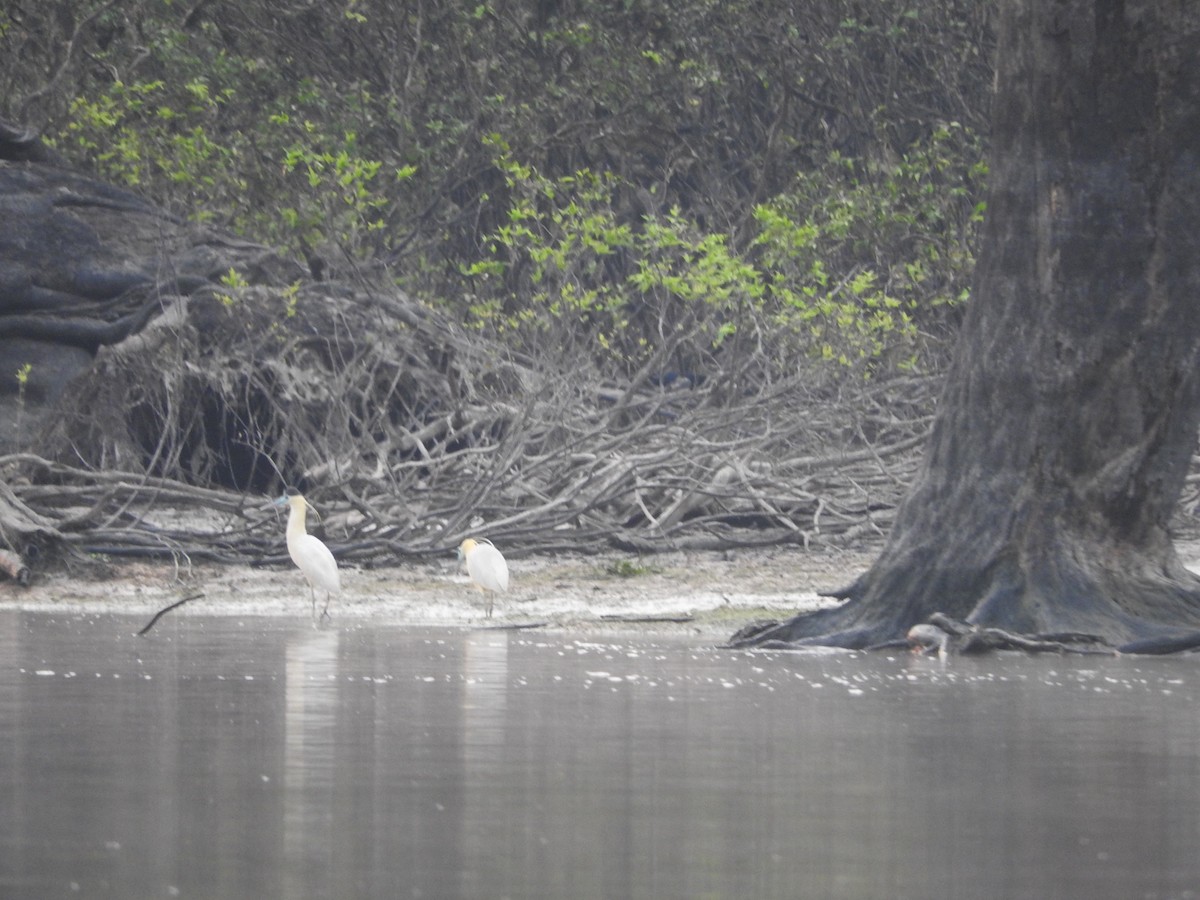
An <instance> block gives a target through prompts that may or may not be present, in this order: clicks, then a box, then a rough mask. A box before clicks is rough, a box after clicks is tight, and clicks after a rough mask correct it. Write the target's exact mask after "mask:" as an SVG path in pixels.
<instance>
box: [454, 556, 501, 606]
mask: <svg viewBox="0 0 1200 900" xmlns="http://www.w3.org/2000/svg"><path fill="white" fill-rule="evenodd" d="M458 558H459V559H465V560H466V561H467V575H469V576H470V577H471V581H473V582H474V583H475V587H476V588H478V589H479V590H480V591H483V592H484V593H485V594H487V613H486V615H487V618H489V619H490V618H491V617H492V602H493V600H494V599H495V597H496V594H502V593H504V592H505V591H507V590H508V563H507V562H505V561H504V554H502V553H501V552H500V551H499V550H497V549H496V546H495V545H494V544H493V543H492V542H491V541H489V540H487V539H486V538H480V539H479V540H474V539H473V538H467V539H466V540H465V541H463V542H462V543H461V544H459V545H458Z"/></svg>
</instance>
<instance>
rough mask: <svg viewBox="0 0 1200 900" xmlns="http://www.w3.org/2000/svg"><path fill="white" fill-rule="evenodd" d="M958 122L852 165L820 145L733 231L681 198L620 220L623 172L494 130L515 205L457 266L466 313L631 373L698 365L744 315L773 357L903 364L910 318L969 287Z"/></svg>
mask: <svg viewBox="0 0 1200 900" xmlns="http://www.w3.org/2000/svg"><path fill="white" fill-rule="evenodd" d="M958 130H961V128H960V126H948V127H945V128H941V129H938V130H937V131H935V132H934V133H933V134H932V135H931V137H930V138H929V139H928V140H927V141H925V142H923V143H921V144H919V145H915V146H914V147H912V148H910V149H909V152H908V153H907V154H905V155H904V156H903V157H902V158H901V159H900V160H899V161H897V162H895V163H893V164H889V165H883V164H872V165H867V166H863V167H861V171H858V170H859V168H860V167H859V166H856V165H854V164H852V163H851V162H850V161H847V160H845V159H843V158H841V157H840V156H839V155H837V154H833V155H832V156H831V158H830V160H829V161H828V163H827V165H826V166H824V167H823V168H821V169H820V170H816V171H812V172H805V173H800V174H799V175H797V177H796V179H795V181H794V183H793V185H792V186H791V188H790V189H789V190H788V191H786V192H783V193H781V194H780V195H779V196H777V197H774V198H772V199H771V200H769V201H767V202H765V203H760V204H757V205H756V206H755V207H754V209H753V211H752V215H753V221H754V223H755V226H756V227H755V228H754V229H753V230H752V231H750V232H749V237H748V238H745V239H743V241H742V246H741V247H739V246H737V245H736V243H735V240H734V238H733V236H730V235H724V234H719V233H715V232H708V231H705V229H704V228H703V227H702V226H701V225H700V224H699V223H698V222H697V221H696V220H695V219H693V218H690V217H688V216H686V215H685V214H683V212H682V211H681V210H679V209H678V208H675V209H671V210H669V211H668V212H666V213H665V214H661V215H646V216H643V217H642V218H641V220H640V221H638V222H634V223H629V222H623V221H622V220H621V216H620V213H619V211H618V208H619V202H620V197H621V195H622V192H623V191H625V190H628V189H629V187H630V186H629V185H625V184H622V183H621V182H620V180H619V179H616V178H614V177H613V176H612V175H606V176H599V175H597V174H595V173H593V172H591V171H588V170H581V171H578V172H575V173H572V174H571V175H567V176H561V177H559V178H555V179H552V178H549V177H548V176H546V175H544V174H542V173H541V172H539V171H538V170H537V169H536V168H535V167H533V166H532V165H529V164H527V163H521V162H518V161H516V160H515V159H514V157H513V154H512V150H511V147H510V146H509V145H508V143H507V142H505V141H504V140H503V139H502V138H500V137H499V136H491V137H490V138H489V142H490V144H491V146H493V147H494V148H495V150H496V154H497V155H496V165H497V168H498V169H499V170H500V171H502V172H503V173H504V177H505V187H506V189H507V195H508V196H509V197H510V204H509V206H508V208H507V210H506V215H505V217H504V220H503V223H502V224H501V225H499V226H498V227H497V228H496V229H495V230H494V231H493V232H492V233H491V234H490V235H488V236H487V238H486V241H485V246H484V249H485V252H484V254H483V255H482V256H481V258H479V259H477V260H474V261H473V262H471V263H469V264H467V265H464V267H463V271H464V273H465V275H466V276H467V281H468V284H467V287H466V294H467V295H468V296H469V297H471V301H472V302H471V304H470V306H469V313H470V317H471V321H473V322H474V324H475V325H476V326H477V327H487V328H491V329H493V330H494V331H495V332H497V333H500V334H508V335H510V337H512V338H516V339H518V340H520V341H521V342H522V344H523V349H524V350H525V351H527V352H536V349H537V348H538V347H539V346H544V345H546V344H547V343H553V344H555V345H556V346H557V345H564V344H565V345H567V346H569V347H570V348H571V352H575V350H577V349H583V350H584V351H585V352H587V353H588V354H590V356H591V358H592V359H594V360H595V361H597V363H599V364H600V365H601V366H611V365H617V366H618V367H621V368H623V369H625V370H626V371H627V372H632V371H636V370H637V369H638V368H639V367H641V366H643V365H644V364H646V363H647V362H648V361H650V360H651V359H655V358H656V355H657V357H658V362H659V363H660V364H661V365H663V366H666V365H668V364H669V365H671V366H680V367H685V368H689V367H694V366H705V365H708V363H706V362H705V361H706V360H708V361H711V360H712V358H713V357H714V356H715V355H717V354H719V353H720V351H721V349H722V347H723V345H724V344H725V343H726V342H727V341H729V340H731V339H733V338H734V337H735V336H737V335H738V334H739V333H747V332H748V333H749V334H750V336H751V337H752V343H753V345H754V346H755V347H757V348H759V349H760V350H765V351H766V352H767V353H768V354H769V355H771V356H773V357H777V358H780V359H786V358H787V357H788V356H789V355H792V354H802V355H808V356H810V357H812V358H814V359H818V360H825V361H836V362H837V363H838V364H840V365H841V366H843V367H854V368H856V369H858V370H860V371H863V372H864V373H869V372H874V371H877V370H878V369H879V367H880V366H892V367H899V368H911V367H913V366H915V365H917V364H918V360H919V357H920V355H921V353H922V350H923V349H924V338H923V334H924V335H928V334H929V332H930V331H933V330H937V329H942V330H944V329H945V327H946V319H947V314H948V311H950V310H952V309H953V308H954V307H955V306H957V305H958V304H959V303H961V302H962V301H963V300H964V299H965V298H966V284H967V280H968V278H969V275H970V271H971V267H972V265H973V262H974V260H973V256H972V253H971V250H970V247H971V243H972V238H973V236H974V228H975V226H976V225H977V224H978V222H979V220H980V217H981V213H982V208H981V206H980V205H979V203H977V202H975V201H974V200H973V199H972V198H973V197H974V196H976V194H977V192H978V190H979V186H978V185H977V184H975V183H974V182H978V181H979V180H980V179H981V178H982V176H983V174H984V168H983V165H982V163H981V162H979V161H978V159H976V160H974V161H971V160H963V159H960V158H958V157H954V156H951V155H948V154H947V152H946V145H947V142H948V141H949V140H950V138H951V136H952V134H954V132H955V131H958ZM959 170H961V171H959ZM831 186H832V189H831ZM664 347H670V348H671V352H670V354H668V355H663V354H662V352H661V351H662V349H663V348H664Z"/></svg>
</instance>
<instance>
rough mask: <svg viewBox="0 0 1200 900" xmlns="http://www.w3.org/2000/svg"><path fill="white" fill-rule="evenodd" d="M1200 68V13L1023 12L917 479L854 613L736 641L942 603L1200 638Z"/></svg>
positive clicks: (1152, 639) (800, 633) (929, 610)
mask: <svg viewBox="0 0 1200 900" xmlns="http://www.w3.org/2000/svg"><path fill="white" fill-rule="evenodd" d="M1198 63H1200V5H1197V4H1189V3H1166V2H1157V0H1141V2H1135V0H1128V2H1119V0H1008V2H1006V3H1005V6H1004V11H1003V14H1002V22H1001V37H1000V46H999V50H998V60H997V97H996V102H995V105H994V116H995V121H994V144H993V151H992V152H993V157H992V173H991V177H992V189H991V196H990V200H989V208H988V220H987V223H986V226H985V230H984V235H983V246H982V250H981V254H980V259H979V264H978V268H977V271H976V276H975V282H974V296H973V300H972V303H971V307H970V310H969V312H968V315H967V317H966V319H965V321H964V324H963V330H962V333H961V336H960V341H959V345H958V348H957V355H956V359H955V362H954V364H953V366H952V367H951V370H950V372H949V374H948V377H947V384H946V387H945V391H944V394H943V398H942V402H941V405H940V408H939V414H938V417H937V421H936V423H935V426H934V428H933V431H932V434H931V437H930V444H929V447H928V449H927V453H926V458H925V461H924V463H923V466H922V469H921V471H920V472H919V474H918V476H917V479H916V481H915V482H914V484H913V486H912V488H911V491H910V493H909V496H908V497H907V499H906V500H905V502H904V504H903V506H902V507H901V509H900V510H899V513H898V515H897V520H896V523H895V526H894V529H893V531H892V533H891V535H890V537H889V540H888V543H887V544H886V546H885V548H884V550H883V551H882V553H881V555H880V556H879V558H878V559H877V560H876V562H875V563H874V565H873V566H872V567H871V568H870V569H869V570H868V571H867V572H866V573H865V574H864V575H862V576H861V577H860V578H859V579H858V580H856V581H855V582H854V583H853V584H851V585H850V586H849V587H847V588H846V589H844V590H842V591H839V592H838V593H837V594H836V596H839V597H843V598H845V599H846V600H847V602H846V603H845V604H843V605H842V606H840V607H837V608H835V609H831V610H826V611H822V612H819V613H816V614H813V615H807V616H800V617H797V618H794V619H792V620H790V621H787V622H784V623H782V624H779V625H777V626H775V627H773V628H766V629H761V628H760V629H757V630H756V631H754V632H753V633H747V634H743V635H740V636H739V635H735V637H734V639H733V643H735V644H754V645H763V644H772V643H776V642H785V643H822V644H833V645H839V646H850V647H863V646H870V645H873V644H877V643H881V642H886V641H890V640H895V639H899V638H902V637H903V635H904V634H905V633H906V632H907V631H908V629H909V628H910V627H911V626H913V625H915V624H918V623H922V622H925V621H927V620H928V619H929V618H930V616H931V615H933V614H934V613H937V612H943V613H946V614H948V615H950V616H952V617H954V618H957V619H963V620H966V621H967V622H969V623H972V624H976V625H980V626H988V627H996V628H1003V629H1008V630H1012V631H1018V632H1026V633H1032V632H1060V631H1070V632H1085V633H1088V634H1094V635H1097V636H1099V637H1101V638H1102V639H1104V640H1105V641H1106V642H1109V643H1111V644H1112V645H1114V646H1118V647H1119V646H1121V645H1124V644H1129V645H1130V646H1131V647H1136V648H1138V649H1155V648H1156V647H1162V648H1168V647H1169V648H1170V649H1179V647H1180V646H1187V645H1188V640H1187V638H1186V635H1185V634H1184V633H1185V632H1189V631H1194V630H1197V629H1200V579H1198V578H1197V577H1196V576H1194V575H1193V574H1192V573H1191V572H1189V571H1188V570H1186V569H1185V568H1184V567H1183V566H1182V565H1181V563H1180V562H1179V560H1178V559H1177V557H1176V553H1175V550H1174V546H1173V543H1172V540H1171V536H1170V534H1169V532H1168V520H1169V517H1170V515H1171V513H1172V511H1173V509H1174V507H1175V504H1176V502H1177V500H1178V497H1179V494H1180V491H1181V489H1182V487H1183V483H1184V478H1185V476H1186V473H1187V467H1188V464H1189V460H1190V458H1191V455H1192V452H1193V450H1194V449H1195V445H1196V433H1197V427H1198V425H1200V384H1198V380H1197V379H1198V369H1197V364H1198V362H1200V360H1198V359H1197V355H1198V349H1200V246H1198V243H1200V238H1198V236H1200V201H1198V198H1200V160H1198V158H1197V157H1198V153H1197V149H1196V148H1197V146H1198V145H1197V143H1196V136H1197V135H1200V64H1198ZM1181 635H1183V638H1182V640H1181Z"/></svg>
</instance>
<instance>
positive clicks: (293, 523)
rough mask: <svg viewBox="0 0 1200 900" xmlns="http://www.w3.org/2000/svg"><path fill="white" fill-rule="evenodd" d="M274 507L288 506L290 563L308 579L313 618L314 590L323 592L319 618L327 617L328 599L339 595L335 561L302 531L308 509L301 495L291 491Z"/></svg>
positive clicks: (317, 542) (315, 600) (314, 607)
mask: <svg viewBox="0 0 1200 900" xmlns="http://www.w3.org/2000/svg"><path fill="white" fill-rule="evenodd" d="M271 505H272V506H275V507H284V506H286V507H289V509H288V521H287V548H288V556H290V557H291V558H292V562H294V563H295V564H296V567H297V568H298V569H299V570H300V571H301V572H302V573H303V574H304V577H305V578H306V579H308V589H309V592H310V593H311V594H312V605H313V619H316V618H317V589H318V588H320V589H321V590H323V591H324V592H325V606H324V608H323V609H322V610H321V618H322V619H324V618H326V617H327V616H328V615H329V600H330V598H331V597H332V596H333V595H334V594H339V593H341V590H342V581H341V578H340V577H339V576H338V566H337V560H336V559H334V558H333V553H331V552H330V550H329V548H328V547H326V546H325V545H324V544H323V543H322V542H321V539H320V538H318V537H315V536H314V535H311V534H309V533H308V532H307V531H306V530H305V528H304V518H305V514H306V513H307V512H308V510H309V509H311V508H312V507H311V506H310V505H309V503H308V501H307V500H305V499H304V496H303V495H302V494H301V493H300V492H299V491H297V490H296V489H295V488H288V489H287V492H286V493H284V494H283V495H282V496H281V497H278V498H277V499H276V500H275V501H274V502H273V503H272V504H271Z"/></svg>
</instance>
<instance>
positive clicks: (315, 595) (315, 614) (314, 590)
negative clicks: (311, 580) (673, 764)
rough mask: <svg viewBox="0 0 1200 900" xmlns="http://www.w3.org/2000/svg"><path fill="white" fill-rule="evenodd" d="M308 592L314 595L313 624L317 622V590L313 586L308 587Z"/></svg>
mask: <svg viewBox="0 0 1200 900" xmlns="http://www.w3.org/2000/svg"><path fill="white" fill-rule="evenodd" d="M308 592H309V594H311V595H312V616H313V622H314V623H315V622H316V621H317V589H316V588H314V587H313V586H312V585H311V584H310V585H309V586H308Z"/></svg>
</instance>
